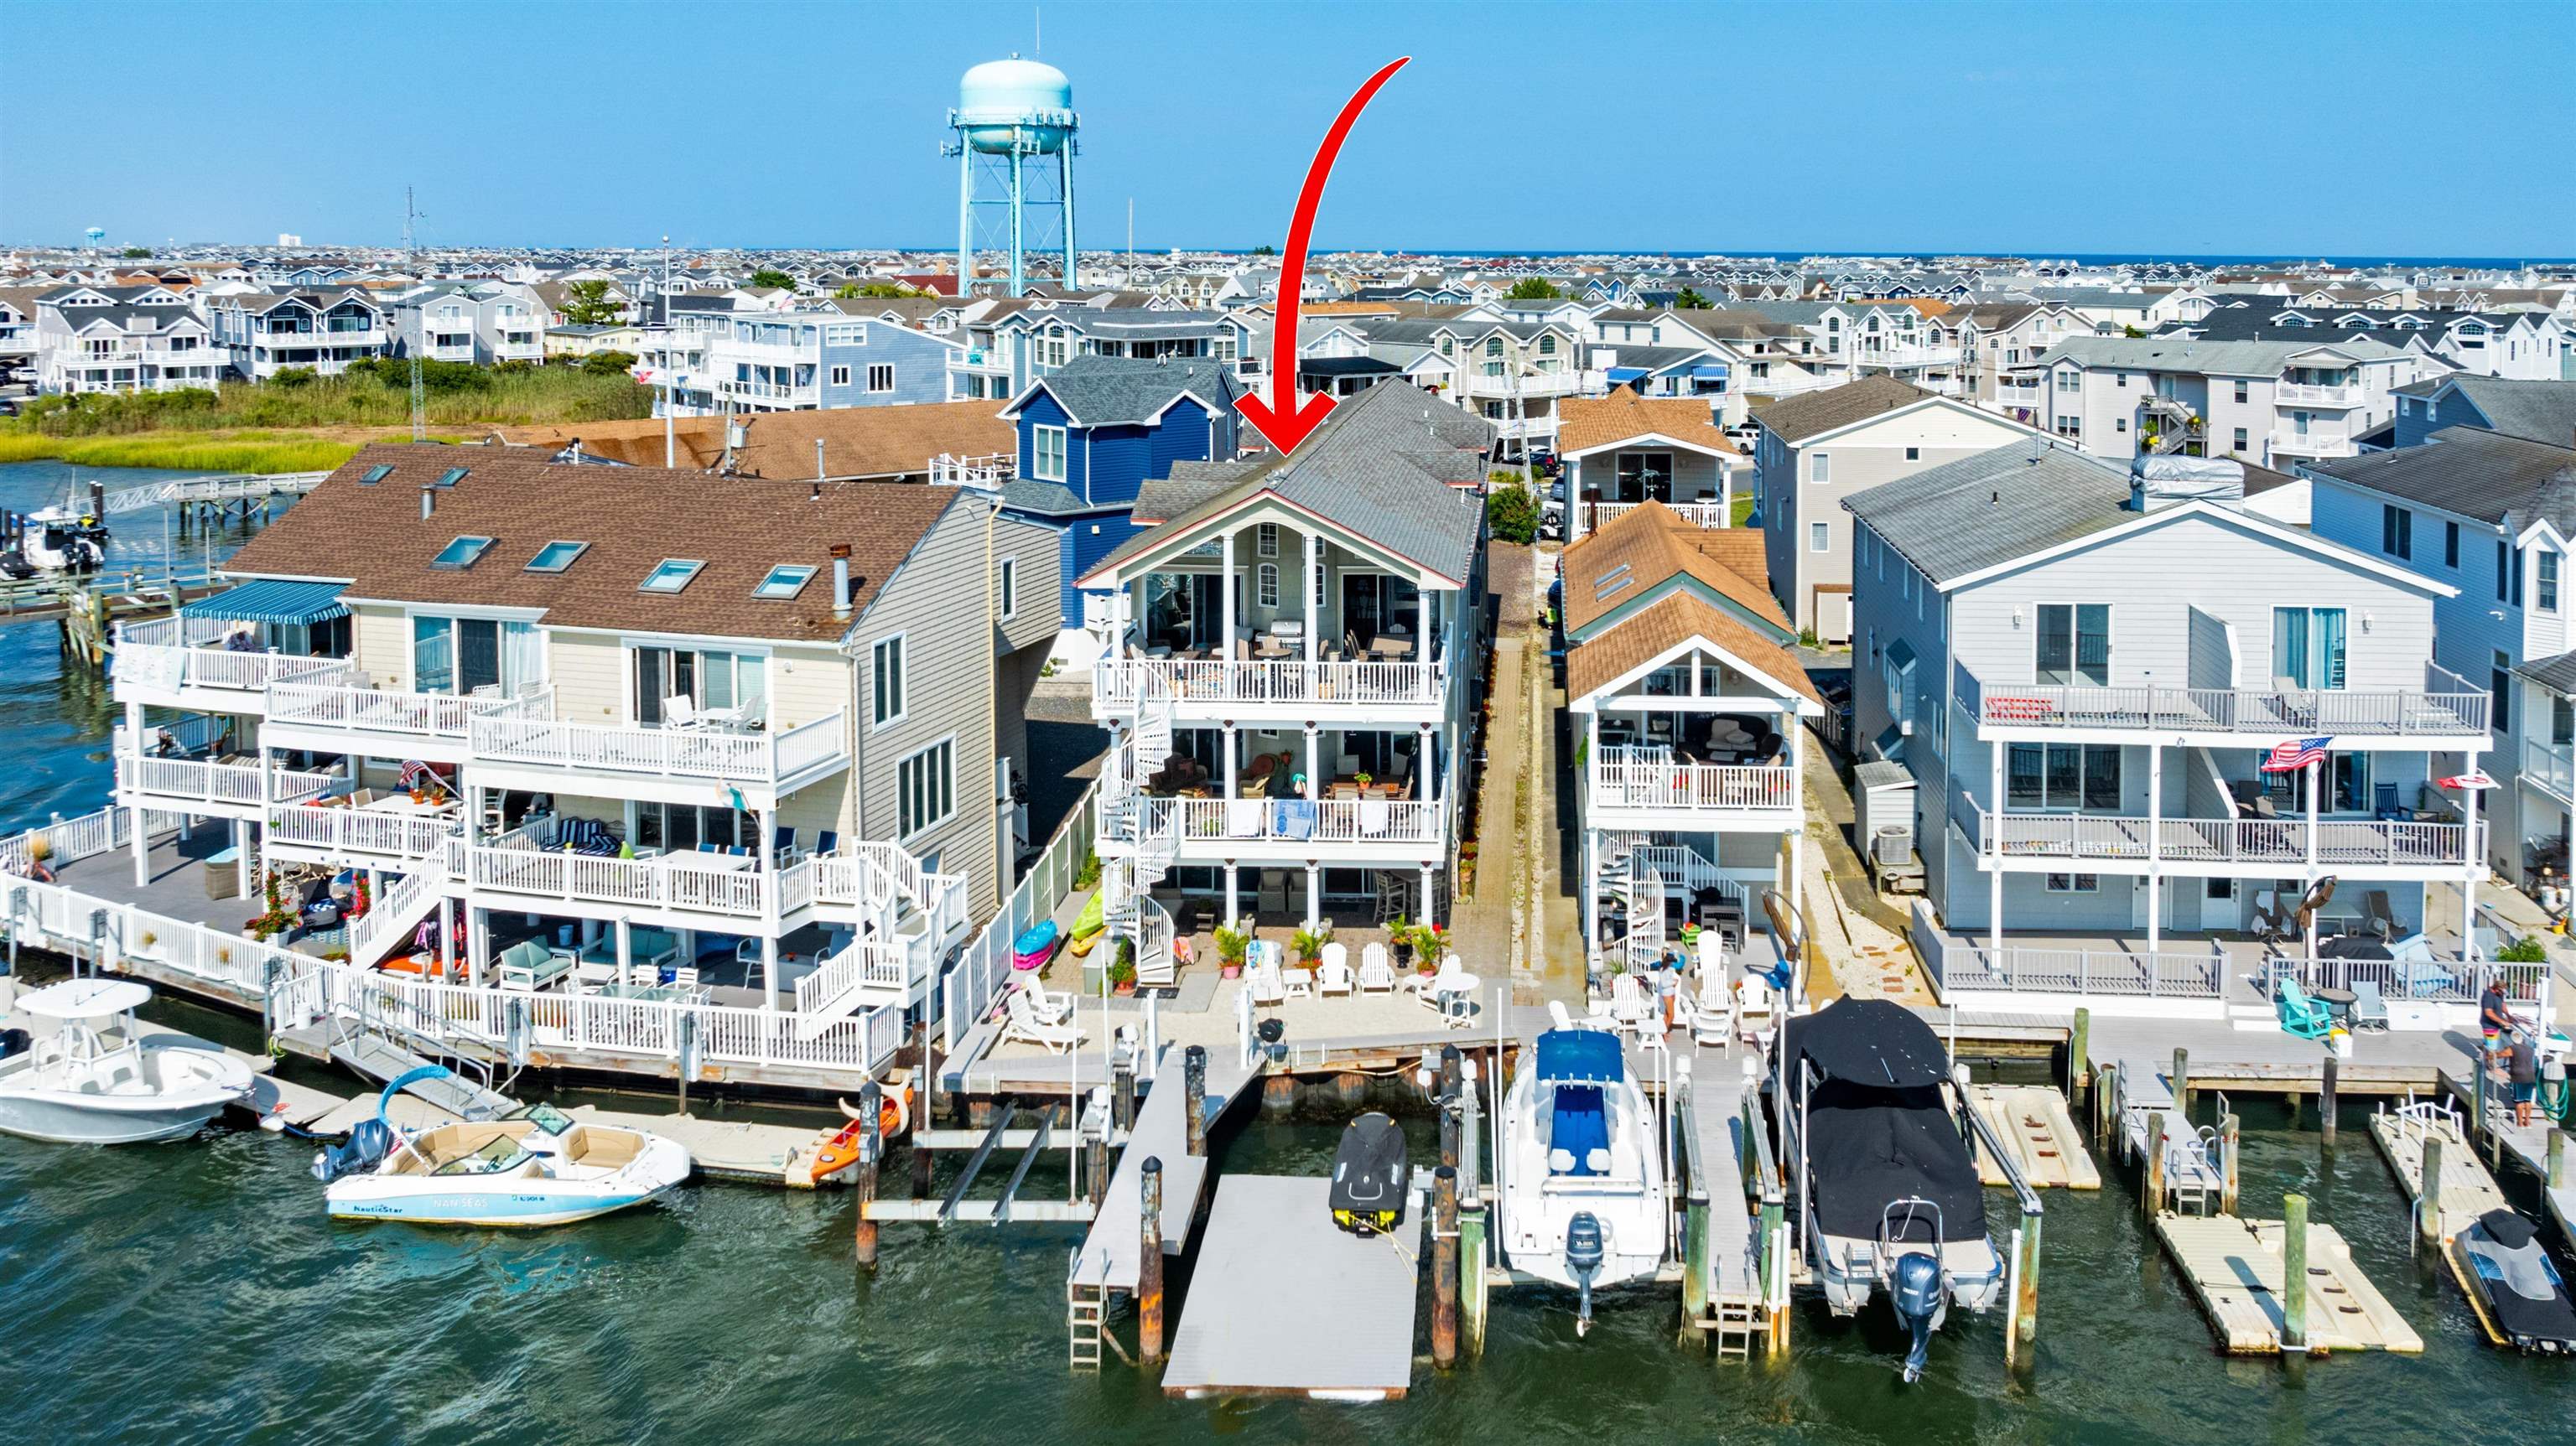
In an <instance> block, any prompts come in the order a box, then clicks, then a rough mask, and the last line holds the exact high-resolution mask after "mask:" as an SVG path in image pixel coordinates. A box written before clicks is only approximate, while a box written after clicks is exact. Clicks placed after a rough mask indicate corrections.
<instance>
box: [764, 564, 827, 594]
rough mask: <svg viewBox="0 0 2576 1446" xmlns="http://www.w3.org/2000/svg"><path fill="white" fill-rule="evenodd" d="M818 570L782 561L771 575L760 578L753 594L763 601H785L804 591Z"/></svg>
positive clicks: (773, 569)
mask: <svg viewBox="0 0 2576 1446" xmlns="http://www.w3.org/2000/svg"><path fill="white" fill-rule="evenodd" d="M818 571H820V569H818V568H814V567H808V566H806V565H805V564H803V563H790V562H782V563H780V564H779V565H778V566H776V567H773V568H771V569H770V570H769V576H767V577H764V578H762V579H761V580H760V586H758V587H756V588H753V589H752V590H751V595H752V596H753V597H756V598H758V599H760V600H761V601H762V602H785V601H787V600H788V599H789V598H792V597H794V596H796V595H797V594H798V593H800V592H803V591H804V590H805V584H807V583H809V582H812V581H813V580H814V574H815V573H816V572H818Z"/></svg>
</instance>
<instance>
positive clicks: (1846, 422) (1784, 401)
mask: <svg viewBox="0 0 2576 1446" xmlns="http://www.w3.org/2000/svg"><path fill="white" fill-rule="evenodd" d="M1931 395H1932V393H1930V392H1927V391H1925V390H1923V389H1922V388H1921V387H1918V386H1913V385H1910V384H1908V383H1905V382H1900V381H1898V380H1897V379H1896V378H1894V377H1863V378H1861V379H1860V380H1859V381H1856V382H1851V383H1848V384H1846V385H1844V386H1839V387H1835V388H1834V389H1832V390H1831V391H1823V392H1809V393H1807V394H1806V395H1805V396H1802V397H1783V398H1781V399H1780V400H1779V401H1776V402H1773V403H1772V404H1771V405H1770V406H1768V407H1765V408H1763V409H1762V410H1761V412H1760V413H1759V416H1760V419H1761V422H1762V426H1763V428H1764V430H1766V431H1768V432H1770V433H1771V434H1772V435H1773V436H1775V437H1778V438H1779V439H1780V440H1781V441H1784V442H1803V441H1805V440H1806V439H1807V438H1809V437H1814V436H1819V435H1821V434H1823V433H1826V432H1831V431H1834V430H1836V429H1838V428H1841V427H1848V426H1850V425H1851V424H1852V423H1854V422H1864V421H1867V420H1869V419H1870V418H1872V417H1875V416H1877V415H1878V414H1879V413H1881V412H1892V411H1895V410H1896V409H1897V408H1899V407H1910V406H1912V405H1914V404H1915V403H1916V402H1919V401H1922V400H1924V399H1925V398H1927V397H1929V396H1931Z"/></svg>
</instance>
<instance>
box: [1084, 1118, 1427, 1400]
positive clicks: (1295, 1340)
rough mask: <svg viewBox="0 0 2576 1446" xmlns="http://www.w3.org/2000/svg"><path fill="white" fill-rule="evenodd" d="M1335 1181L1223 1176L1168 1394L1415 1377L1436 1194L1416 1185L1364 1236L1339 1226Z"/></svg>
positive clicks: (1242, 1392)
mask: <svg viewBox="0 0 2576 1446" xmlns="http://www.w3.org/2000/svg"><path fill="white" fill-rule="evenodd" d="M1171 1163H1172V1162H1171V1161H1169V1160H1165V1161H1164V1168H1165V1169H1166V1170H1168V1169H1169V1168H1170V1167H1171ZM1330 1185H1331V1182H1330V1181H1329V1180H1325V1179H1322V1178H1320V1177H1317V1178H1307V1177H1291V1176H1280V1175H1231V1176H1228V1177H1226V1179H1225V1180H1223V1181H1222V1182H1221V1183H1220V1184H1219V1185H1218V1187H1217V1192H1216V1203H1215V1205H1214V1206H1213V1207H1211V1209H1210V1210H1209V1212H1208V1223H1207V1238H1206V1240H1205V1241H1204V1242H1203V1243H1202V1244H1201V1245H1200V1247H1199V1252H1198V1256H1199V1260H1198V1267H1197V1270H1196V1271H1195V1272H1194V1273H1193V1275H1192V1277H1191V1280H1192V1285H1191V1287H1190V1298H1189V1303H1188V1306H1187V1308H1186V1310H1185V1311H1184V1312H1183V1314H1182V1316H1181V1322H1180V1329H1179V1331H1178V1332H1177V1333H1176V1334H1175V1335H1174V1337H1173V1341H1172V1355H1171V1360H1170V1362H1169V1363H1168V1364H1167V1365H1166V1366H1165V1367H1164V1371H1163V1393H1164V1394H1165V1395H1170V1396H1304V1397H1310V1398H1313V1399H1316V1400H1327V1401H1384V1400H1392V1399H1394V1398H1396V1397H1399V1396H1402V1395H1403V1394H1404V1393H1405V1391H1406V1390H1407V1389H1408V1388H1409V1387H1410V1386H1411V1385H1412V1382H1413V1326H1414V1303H1415V1298H1416V1297H1417V1296H1418V1295H1419V1294H1420V1289H1419V1277H1420V1271H1421V1262H1422V1256H1423V1250H1424V1236H1423V1217H1424V1216H1425V1215H1427V1214H1428V1213H1429V1211H1430V1203H1429V1200H1428V1199H1427V1197H1426V1196H1425V1195H1424V1194H1423V1193H1422V1192H1420V1191H1418V1190H1417V1191H1416V1192H1415V1194H1414V1197H1413V1201H1412V1204H1411V1206H1410V1207H1409V1208H1408V1209H1407V1210H1406V1211H1405V1218H1404V1222H1403V1224H1402V1225H1400V1226H1399V1227H1398V1228H1397V1231H1396V1233H1395V1234H1394V1235H1385V1236H1359V1235H1353V1234H1351V1233H1349V1232H1347V1231H1344V1230H1342V1229H1340V1228H1339V1227H1337V1226H1335V1225H1334V1224H1333V1221H1332V1215H1331V1211H1330V1207H1329V1206H1328V1204H1327V1195H1328V1191H1329V1188H1330ZM1129 1236H1130V1238H1131V1239H1132V1238H1133V1236H1134V1231H1132V1230H1131V1231H1129ZM1165 1238H1166V1239H1167V1240H1168V1239H1169V1238H1170V1237H1169V1236H1168V1235H1167V1236H1166V1237H1165ZM1256 1323H1257V1324H1256Z"/></svg>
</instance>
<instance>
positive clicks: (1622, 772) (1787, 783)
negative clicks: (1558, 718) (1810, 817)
mask: <svg viewBox="0 0 2576 1446" xmlns="http://www.w3.org/2000/svg"><path fill="white" fill-rule="evenodd" d="M1590 773H1591V792H1590V797H1589V801H1590V805H1591V807H1592V808H1593V809H1596V810H1598V809H1648V810H1653V811H1655V812H1659V813H1661V812H1681V813H1691V814H1695V815H1710V816H1716V815H1725V814H1770V815H1783V814H1787V815H1793V816H1794V815H1795V814H1796V813H1797V812H1798V810H1799V808H1800V800H1799V796H1798V793H1799V784H1798V770H1797V769H1796V768H1794V767H1790V766H1786V765H1781V764H1763V765H1753V766H1743V765H1733V764H1710V763H1680V762H1676V761H1674V759H1673V756H1672V753H1671V751H1670V750H1668V749H1662V748H1623V747H1607V748H1603V749H1602V750H1601V754H1600V757H1598V758H1597V759H1595V760H1594V761H1593V763H1592V766H1591V770H1590ZM1767 822H1769V823H1772V824H1776V823H1778V822H1779V820H1778V818H1776V817H1774V818H1772V819H1769V820H1767Z"/></svg>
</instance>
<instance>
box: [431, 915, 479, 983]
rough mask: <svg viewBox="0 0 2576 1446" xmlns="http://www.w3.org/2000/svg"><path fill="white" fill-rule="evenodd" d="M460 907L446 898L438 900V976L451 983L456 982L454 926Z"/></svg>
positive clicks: (459, 918) (458, 916) (456, 922)
mask: <svg viewBox="0 0 2576 1446" xmlns="http://www.w3.org/2000/svg"><path fill="white" fill-rule="evenodd" d="M461 908H462V906H461V905H458V904H455V903H453V902H451V901H449V900H446V899H441V900H439V901H438V977H439V978H441V979H444V980H446V981H447V982H449V983H451V984H453V983H455V982H456V926H457V924H458V922H459V921H460V920H461V918H462V914H461V912H460V910H461ZM469 963H470V961H469ZM477 982H479V981H477Z"/></svg>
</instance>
